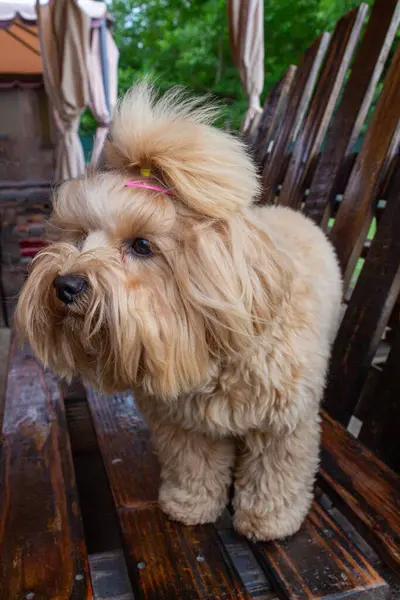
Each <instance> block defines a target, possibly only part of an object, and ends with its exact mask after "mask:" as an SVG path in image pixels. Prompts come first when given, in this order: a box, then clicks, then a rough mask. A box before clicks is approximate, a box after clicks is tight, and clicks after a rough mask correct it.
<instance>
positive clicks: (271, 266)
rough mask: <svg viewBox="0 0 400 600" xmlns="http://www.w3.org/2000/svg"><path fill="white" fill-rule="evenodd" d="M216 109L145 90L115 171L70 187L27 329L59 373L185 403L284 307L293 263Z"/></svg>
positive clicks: (32, 296) (120, 119)
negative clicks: (183, 398) (213, 367)
mask: <svg viewBox="0 0 400 600" xmlns="http://www.w3.org/2000/svg"><path fill="white" fill-rule="evenodd" d="M211 117H212V111H210V109H208V108H201V107H199V105H198V103H196V102H195V103H193V102H190V101H188V100H186V99H185V98H184V97H183V96H182V95H180V94H177V93H176V92H171V93H170V94H168V95H167V96H166V97H164V98H162V99H161V100H157V99H156V98H155V97H154V92H153V91H152V89H151V88H150V87H149V86H147V85H145V84H142V85H140V86H138V87H136V88H135V89H134V90H133V91H132V92H130V93H129V94H128V95H127V96H126V97H125V99H124V100H123V101H122V102H121V104H120V105H119V108H118V110H117V113H116V116H115V119H114V123H113V126H112V130H111V141H110V142H109V143H108V146H107V149H106V156H107V163H108V171H105V172H102V173H95V174H91V175H88V176H87V177H86V178H84V179H81V180H74V181H71V182H67V183H65V184H64V185H63V186H62V187H61V189H59V191H58V193H57V195H56V198H55V201H54V213H53V217H52V221H53V224H54V225H55V226H56V227H57V228H58V229H59V231H60V234H61V236H62V239H61V241H60V242H58V243H56V244H53V245H52V246H49V247H48V248H47V249H45V250H43V251H42V252H40V253H39V254H38V255H37V257H36V258H35V260H34V261H33V264H32V269H31V273H30V276H29V278H28V280H27V282H26V284H25V286H24V288H23V290H22V293H21V296H20V300H19V305H18V310H17V324H18V326H19V329H20V330H21V332H22V334H23V335H24V336H25V337H26V338H27V339H28V341H29V342H30V343H31V345H32V346H33V349H34V350H35V352H36V353H37V355H38V356H39V358H40V359H41V360H42V361H43V362H44V363H45V364H46V365H48V366H49V367H50V368H52V369H53V370H54V371H55V372H56V373H58V374H60V375H62V376H65V377H67V378H71V377H73V376H77V375H80V376H82V377H83V379H84V380H86V381H87V382H88V383H90V384H91V385H94V386H96V387H99V388H101V389H103V390H105V391H117V390H123V389H126V388H129V387H134V386H143V387H144V389H145V390H146V392H147V393H150V394H151V393H156V394H162V395H163V396H175V395H177V394H179V393H181V392H182V391H188V390H190V389H193V387H194V386H196V385H198V384H199V383H200V382H201V381H203V380H204V378H205V377H206V376H207V373H208V371H209V368H210V361H215V360H222V359H225V358H226V357H231V356H235V355H243V353H244V352H246V349H247V348H248V347H249V345H250V344H251V343H252V342H253V341H254V339H256V338H257V336H258V335H259V333H260V332H261V331H262V330H263V329H264V328H265V326H266V324H268V322H270V321H271V319H273V318H274V317H275V316H276V314H277V313H278V312H279V310H280V309H281V305H282V301H283V299H284V297H285V294H286V292H287V289H288V277H287V271H286V270H285V268H284V267H283V262H284V261H283V262H282V259H283V257H282V256H281V255H280V254H279V253H278V251H277V250H276V249H275V248H274V246H273V244H272V242H271V241H270V239H269V237H268V236H267V234H266V233H265V232H264V231H262V230H261V229H260V228H259V227H258V226H257V223H256V222H255V221H254V219H253V218H252V217H250V216H249V214H248V206H249V204H250V203H251V201H252V200H253V199H254V197H255V196H256V194H257V192H258V182H257V176H256V173H255V168H254V166H253V163H252V161H251V159H250V158H249V157H248V155H247V153H246V151H245V149H244V147H243V145H242V143H241V142H240V141H239V140H237V139H235V138H234V137H232V136H230V135H228V134H226V133H224V132H222V131H219V130H217V129H214V128H213V127H211V125H210V119H211Z"/></svg>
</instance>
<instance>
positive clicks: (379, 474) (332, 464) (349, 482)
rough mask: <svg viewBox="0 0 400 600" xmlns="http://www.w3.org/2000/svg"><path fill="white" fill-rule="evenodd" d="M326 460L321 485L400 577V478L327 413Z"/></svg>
mask: <svg viewBox="0 0 400 600" xmlns="http://www.w3.org/2000/svg"><path fill="white" fill-rule="evenodd" d="M321 458H322V459H321V468H320V478H319V484H320V486H321V487H322V488H323V489H324V490H325V491H326V493H327V494H328V495H329V496H330V498H331V499H332V500H333V501H334V503H335V505H336V506H337V507H338V508H339V509H340V510H341V511H342V512H343V513H344V514H345V515H346V516H347V517H348V518H349V520H350V521H351V522H352V523H353V524H354V525H355V527H356V528H357V529H358V530H359V531H360V533H361V535H363V536H364V537H365V538H366V539H367V541H368V542H369V543H370V544H371V546H373V547H374V548H375V550H376V551H377V553H378V554H380V556H381V557H382V558H383V559H384V560H385V561H387V562H388V563H389V564H390V565H391V566H392V567H393V568H394V569H395V570H396V571H397V572H398V573H399V572H400V520H399V506H400V479H399V477H398V476H397V475H396V474H395V473H394V472H393V471H391V470H390V469H389V467H388V466H387V465H385V463H383V462H382V461H380V460H379V459H378V458H377V457H376V456H375V455H374V454H373V453H372V452H370V451H369V450H368V449H367V448H366V447H365V446H364V445H363V444H362V443H361V442H359V441H358V440H356V439H355V438H354V437H353V436H352V435H351V434H350V433H348V432H347V431H346V430H345V429H344V427H342V426H341V425H340V424H339V423H338V422H337V421H334V420H333V419H332V418H331V417H330V416H329V415H328V414H327V413H326V412H324V413H323V435H322V457H321Z"/></svg>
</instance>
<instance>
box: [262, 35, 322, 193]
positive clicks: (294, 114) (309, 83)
mask: <svg viewBox="0 0 400 600" xmlns="http://www.w3.org/2000/svg"><path fill="white" fill-rule="evenodd" d="M329 40H330V34H329V33H324V34H322V35H321V36H320V37H319V38H318V39H317V40H316V41H315V42H314V43H313V44H312V46H311V47H310V48H309V49H308V50H306V52H305V53H304V54H303V58H302V61H301V63H300V66H299V67H298V69H297V72H296V77H295V80H294V82H293V85H292V87H291V89H290V93H289V98H288V102H287V106H286V108H285V110H284V112H283V115H282V119H281V122H280V127H279V131H278V133H277V136H276V138H275V140H274V145H273V148H272V153H271V156H270V158H269V159H268V161H267V163H266V165H265V168H264V171H263V176H262V179H263V192H262V197H261V202H262V203H263V204H272V203H273V201H274V198H275V196H276V192H277V187H278V185H279V184H280V183H281V182H282V180H283V177H284V174H285V170H286V166H287V162H288V158H289V150H290V144H291V142H292V140H293V137H294V134H295V131H296V130H297V128H298V125H299V124H300V123H301V122H302V120H303V118H304V114H305V112H306V110H307V107H308V104H309V102H310V99H311V96H312V93H313V90H314V86H315V82H316V80H317V77H318V73H319V70H320V67H321V64H322V61H323V59H324V56H325V53H326V50H327V47H328V44H329Z"/></svg>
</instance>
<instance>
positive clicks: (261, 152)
mask: <svg viewBox="0 0 400 600" xmlns="http://www.w3.org/2000/svg"><path fill="white" fill-rule="evenodd" d="M296 71H297V67H295V66H294V65H291V66H290V67H289V68H288V69H287V70H286V71H285V74H284V75H283V77H282V79H280V81H279V82H278V83H277V84H276V86H274V87H273V89H272V90H271V91H270V93H269V94H268V96H267V99H266V101H265V104H264V110H263V114H262V116H261V119H260V123H259V126H258V130H257V135H256V139H255V142H254V145H253V153H254V158H255V159H256V161H257V162H258V163H259V165H260V166H262V165H263V164H264V162H265V159H266V154H267V150H268V147H269V144H270V142H271V140H272V135H273V133H274V130H275V126H276V123H277V121H278V118H279V116H280V115H281V113H282V110H283V108H284V106H285V105H286V102H287V98H288V94H289V90H290V87H291V85H292V83H293V79H294V76H295V74H296Z"/></svg>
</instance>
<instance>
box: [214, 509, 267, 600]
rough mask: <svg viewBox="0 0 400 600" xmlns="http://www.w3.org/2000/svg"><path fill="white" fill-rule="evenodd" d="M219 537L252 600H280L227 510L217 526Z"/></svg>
mask: <svg viewBox="0 0 400 600" xmlns="http://www.w3.org/2000/svg"><path fill="white" fill-rule="evenodd" d="M216 529H217V531H218V535H219V537H220V538H221V540H222V542H223V544H224V547H225V548H226V551H227V552H228V554H229V556H230V558H231V560H232V563H233V564H234V566H235V568H236V571H237V572H238V573H239V575H240V577H241V579H242V581H243V583H244V585H245V587H246V590H247V591H248V593H249V595H250V598H252V600H278V597H277V595H276V592H275V591H273V589H272V586H271V584H270V582H269V581H268V578H267V576H266V574H265V573H264V571H263V570H262V568H261V566H260V564H259V562H258V561H257V559H256V558H255V556H254V554H253V552H252V551H251V549H250V544H249V542H248V541H247V540H246V538H244V537H243V536H242V535H239V534H238V533H237V532H236V531H235V530H234V529H233V525H232V516H231V514H230V513H229V511H228V510H225V511H224V513H223V515H222V517H221V518H220V519H219V520H218V522H217V524H216Z"/></svg>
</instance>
